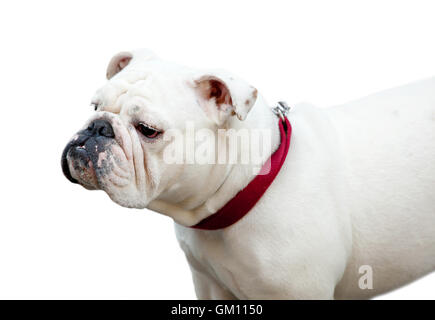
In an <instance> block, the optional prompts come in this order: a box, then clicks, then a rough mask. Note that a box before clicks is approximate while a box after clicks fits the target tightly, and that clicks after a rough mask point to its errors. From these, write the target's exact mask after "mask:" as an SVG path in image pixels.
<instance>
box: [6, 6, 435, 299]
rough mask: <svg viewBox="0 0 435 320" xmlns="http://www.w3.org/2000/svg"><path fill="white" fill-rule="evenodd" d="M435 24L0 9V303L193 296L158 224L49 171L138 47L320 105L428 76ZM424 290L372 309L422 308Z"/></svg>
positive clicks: (142, 9) (314, 12)
mask: <svg viewBox="0 0 435 320" xmlns="http://www.w3.org/2000/svg"><path fill="white" fill-rule="evenodd" d="M434 16H435V6H434V4H433V2H430V1H427V2H422V1H416V0H413V1H406V2H404V1H397V0H396V1H380V0H377V1H367V0H365V1H349V0H348V1H307V0H305V1H272V0H268V1H262V2H257V1H252V0H250V1H240V0H237V1H235V0H232V1H224V0H219V1H186V0H183V1H163V0H159V1H126V0H122V1H121V0H119V1H107V0H106V1H74V2H64V1H26V2H24V1H8V2H6V1H2V2H1V4H0V32H1V38H0V41H1V51H0V63H1V68H0V88H1V95H0V102H1V115H2V117H1V125H0V130H1V160H0V161H1V164H0V171H1V180H0V181H1V189H2V190H1V204H0V206H1V207H0V210H1V211H0V298H42V299H45V298H61V299H63V298H84V299H87V298H133V299H136V298H144V299H146V298H153V299H159V298H177V299H184V298H187V299H188V298H194V297H195V295H194V291H193V285H192V282H191V278H190V271H189V269H188V266H187V263H186V262H185V260H184V256H183V254H182V252H181V250H180V249H179V248H178V244H177V242H176V239H175V236H174V232H173V224H172V221H171V220H170V219H169V218H166V217H163V216H161V215H159V214H156V213H153V212H150V211H148V210H129V209H124V208H121V207H118V206H117V205H115V204H114V203H112V202H111V201H110V200H109V198H108V197H107V196H106V195H105V194H103V193H102V192H96V191H94V192H89V191H87V190H85V189H83V188H81V187H80V186H78V185H73V184H71V183H69V182H68V181H67V180H66V179H65V178H64V177H63V175H62V172H61V168H60V155H61V152H62V150H63V147H64V145H65V144H66V143H67V141H68V139H69V138H70V137H71V136H72V135H73V133H74V132H75V131H77V130H78V129H79V128H80V127H81V126H82V125H83V123H84V121H85V120H86V119H87V118H88V117H89V116H90V115H91V114H92V108H91V107H90V106H89V103H90V98H91V96H92V94H93V92H94V90H96V89H97V88H98V87H99V86H100V85H102V84H103V83H104V81H105V68H106V64H107V62H108V61H109V59H110V58H111V56H112V55H113V54H115V53H116V52H118V51H122V50H128V49H133V48H139V47H147V48H150V49H152V50H153V51H155V52H156V53H157V54H159V55H160V56H161V57H164V58H166V59H169V60H173V61H177V62H180V63H183V64H188V65H193V66H198V67H222V68H225V69H228V70H231V71H233V72H234V73H236V74H239V75H240V76H242V77H243V78H245V79H247V80H248V81H250V82H251V84H253V85H254V86H256V87H257V88H258V89H259V91H260V92H262V94H263V95H264V96H265V97H266V98H267V99H268V100H269V101H270V102H275V101H276V100H278V99H283V100H286V101H288V102H289V103H290V104H293V103H297V102H301V101H308V102H312V103H314V104H317V105H320V106H327V105H331V104H337V103H342V102H345V101H347V100H350V99H355V98H358V97H361V96H364V95H366V94H369V93H373V92H376V91H378V90H383V89H386V88H389V87H393V86H396V85H400V84H404V83H407V82H411V81H413V80H417V79H421V78H425V77H429V76H433V75H435V41H434V40H435V36H434V33H435V19H434ZM168 94H170V92H168ZM428 254H434V253H433V252H428ZM374 285H376V283H374ZM434 286H435V275H430V276H428V277H426V278H424V279H421V280H420V281H418V282H416V283H413V284H412V285H410V286H407V287H405V288H402V289H400V290H397V291H395V292H393V293H391V294H389V295H386V296H384V297H385V298H394V299H396V298H410V299H415V298H432V299H434V298H435V290H433V289H434Z"/></svg>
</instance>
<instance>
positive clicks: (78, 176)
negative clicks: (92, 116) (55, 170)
mask: <svg viewBox="0 0 435 320" xmlns="http://www.w3.org/2000/svg"><path fill="white" fill-rule="evenodd" d="M97 145H98V142H97V141H95V139H92V138H90V137H87V136H78V137H77V138H76V139H73V140H72V141H71V142H70V143H68V145H67V146H66V147H65V149H64V151H63V153H62V158H61V166H62V171H63V174H64V175H65V177H66V178H67V179H68V180H69V181H71V182H72V183H77V184H80V185H82V186H83V187H85V188H87V189H98V187H99V183H98V178H97V174H96V171H95V168H94V161H93V158H95V157H94V156H93V152H91V150H94V151H96V150H97V149H98V147H97Z"/></svg>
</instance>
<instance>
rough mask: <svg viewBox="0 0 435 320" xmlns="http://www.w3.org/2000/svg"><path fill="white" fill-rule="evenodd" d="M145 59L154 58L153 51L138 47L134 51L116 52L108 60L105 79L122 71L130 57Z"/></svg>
mask: <svg viewBox="0 0 435 320" xmlns="http://www.w3.org/2000/svg"><path fill="white" fill-rule="evenodd" d="M138 58H141V59H145V60H149V59H152V58H155V55H154V53H153V52H151V51H150V50H147V49H140V50H135V51H128V52H127V51H124V52H120V53H118V54H116V55H115V56H113V58H112V59H111V60H110V62H109V65H108V66H107V71H106V77H107V79H108V80H109V79H111V78H112V77H113V76H114V75H116V74H117V73H119V72H120V71H122V70H123V69H124V68H125V67H126V66H127V65H128V64H129V63H130V62H131V60H132V59H135V60H136V59H138Z"/></svg>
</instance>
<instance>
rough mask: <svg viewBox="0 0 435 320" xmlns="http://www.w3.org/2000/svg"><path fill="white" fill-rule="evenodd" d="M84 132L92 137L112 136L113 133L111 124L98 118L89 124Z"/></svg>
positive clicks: (113, 135)
mask: <svg viewBox="0 0 435 320" xmlns="http://www.w3.org/2000/svg"><path fill="white" fill-rule="evenodd" d="M85 131H86V134H87V135H89V136H92V137H97V136H103V137H106V138H114V137H115V133H114V132H113V128H112V125H111V124H110V122H109V121H107V120H102V119H98V120H95V121H93V122H91V124H89V126H88V128H87V129H86V130H85Z"/></svg>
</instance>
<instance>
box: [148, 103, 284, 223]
mask: <svg viewBox="0 0 435 320" xmlns="http://www.w3.org/2000/svg"><path fill="white" fill-rule="evenodd" d="M231 121H232V123H231V124H230V125H231V126H230V127H231V128H234V129H236V130H237V129H248V130H259V129H267V130H270V132H271V153H269V154H264V155H262V162H265V161H266V160H267V159H268V158H269V157H270V156H271V154H272V153H273V152H274V151H275V150H276V149H277V148H278V146H279V143H280V133H279V128H278V126H277V125H276V123H277V117H276V115H274V114H273V113H272V111H271V108H270V107H269V106H268V105H267V103H266V102H265V101H264V100H263V99H262V97H261V96H260V95H259V96H258V98H257V102H256V104H255V105H254V107H253V108H252V110H251V112H250V113H249V116H248V117H247V118H246V120H245V121H239V120H238V119H235V117H234V118H233V119H231ZM259 170H260V167H258V168H257V167H256V166H254V165H253V164H239V163H236V164H226V165H217V166H215V167H214V168H213V170H212V173H211V175H212V176H213V177H215V178H216V179H215V181H216V183H215V184H210V185H207V187H208V189H209V190H204V192H201V194H204V195H205V196H204V199H198V200H197V205H195V207H194V208H191V207H188V206H187V205H186V204H185V203H182V202H181V203H171V202H169V201H165V200H162V199H159V198H157V199H155V200H153V201H151V202H150V204H149V205H148V209H150V210H153V211H156V212H159V213H162V214H164V215H167V216H170V217H172V218H173V219H174V220H175V222H177V223H179V224H181V225H184V226H193V225H196V224H197V223H198V222H200V221H201V220H203V219H205V218H207V217H209V216H211V215H212V214H214V213H216V212H217V211H218V210H219V209H220V208H222V207H223V206H224V205H225V204H226V203H227V202H228V201H230V200H231V199H232V198H233V197H234V196H235V195H236V194H237V193H238V192H239V191H240V190H242V189H243V188H244V187H246V186H247V185H248V184H249V183H250V182H251V181H252V179H253V178H254V177H255V176H256V174H257V173H258V171H259Z"/></svg>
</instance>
